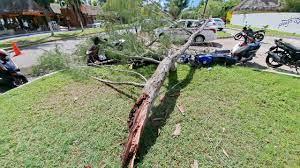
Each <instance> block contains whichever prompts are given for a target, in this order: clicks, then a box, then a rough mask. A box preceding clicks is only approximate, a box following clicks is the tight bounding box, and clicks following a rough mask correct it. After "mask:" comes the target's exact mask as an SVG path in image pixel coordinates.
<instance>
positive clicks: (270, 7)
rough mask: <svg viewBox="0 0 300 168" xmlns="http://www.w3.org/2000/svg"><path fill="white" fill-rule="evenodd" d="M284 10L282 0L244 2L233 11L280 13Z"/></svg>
mask: <svg viewBox="0 0 300 168" xmlns="http://www.w3.org/2000/svg"><path fill="white" fill-rule="evenodd" d="M282 8H283V4H282V3H281V0H244V1H242V2H241V3H240V4H239V5H238V6H236V7H235V8H234V9H233V11H278V10H281V9H282Z"/></svg>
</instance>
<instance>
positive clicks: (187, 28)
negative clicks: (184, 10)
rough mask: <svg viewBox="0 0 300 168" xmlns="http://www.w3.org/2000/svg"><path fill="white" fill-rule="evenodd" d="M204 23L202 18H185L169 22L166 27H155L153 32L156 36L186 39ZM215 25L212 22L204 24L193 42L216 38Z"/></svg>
mask: <svg viewBox="0 0 300 168" xmlns="http://www.w3.org/2000/svg"><path fill="white" fill-rule="evenodd" d="M203 23H204V20H194V19H186V20H178V21H176V23H175V24H171V25H170V26H168V27H164V28H157V29H155V30H154V33H155V35H156V36H157V37H161V36H162V35H165V34H167V35H171V37H172V38H177V39H178V38H180V39H181V38H182V39H185V40H187V39H188V38H189V37H190V35H191V34H192V33H194V32H195V31H197V30H198V29H199V27H200V26H201V25H202V24H203ZM216 31H217V29H216V26H214V25H212V24H208V25H206V27H205V28H204V30H203V31H202V32H201V33H199V34H198V35H197V36H196V37H195V39H194V42H195V43H202V42H207V41H212V40H215V39H216V34H215V33H216Z"/></svg>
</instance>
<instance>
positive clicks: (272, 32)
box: [226, 24, 300, 37]
mask: <svg viewBox="0 0 300 168" xmlns="http://www.w3.org/2000/svg"><path fill="white" fill-rule="evenodd" d="M226 27H227V28H236V29H241V30H242V28H243V26H240V25H232V24H227V25H226ZM251 28H252V29H253V30H255V31H257V30H260V29H262V28H258V27H251ZM266 35H267V36H275V37H300V34H296V33H288V32H282V31H278V30H271V29H267V31H266Z"/></svg>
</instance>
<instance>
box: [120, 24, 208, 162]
mask: <svg viewBox="0 0 300 168" xmlns="http://www.w3.org/2000/svg"><path fill="white" fill-rule="evenodd" d="M207 22H208V20H206V22H205V23H204V24H203V25H202V26H201V27H200V28H199V29H198V30H197V31H196V32H195V33H193V34H192V35H191V36H190V37H189V40H188V42H187V43H185V44H184V45H183V46H182V47H181V48H180V50H177V51H176V52H174V53H172V51H171V50H170V51H169V53H168V56H167V57H165V58H164V59H163V60H162V61H161V63H160V64H159V65H158V67H157V69H156V71H155V73H154V74H153V75H152V77H151V79H149V80H148V81H147V83H146V85H145V87H144V89H143V93H142V95H141V97H140V98H139V99H138V101H137V102H136V103H135V105H134V106H133V108H132V110H131V112H130V114H129V120H128V127H129V135H128V141H127V143H126V146H125V150H124V153H123V157H122V167H126V166H127V165H128V164H130V167H133V166H134V160H135V156H136V153H137V152H138V148H139V144H140V138H141V136H142V134H143V130H144V127H145V125H146V122H147V119H148V115H149V111H150V110H151V107H152V104H153V103H154V101H155V99H156V97H157V94H158V93H159V90H160V88H161V86H162V85H163V83H164V81H165V79H166V77H167V75H168V73H169V71H170V70H173V68H174V67H175V62H176V60H177V59H178V57H179V56H180V55H182V54H183V53H184V52H185V51H186V50H187V49H188V48H189V46H190V45H191V44H192V42H193V40H194V38H195V37H196V35H198V34H199V33H200V32H201V31H202V30H203V29H204V27H205V26H206V24H207Z"/></svg>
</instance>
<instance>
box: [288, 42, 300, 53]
mask: <svg viewBox="0 0 300 168" xmlns="http://www.w3.org/2000/svg"><path fill="white" fill-rule="evenodd" d="M284 45H285V46H287V47H288V48H290V49H292V50H294V51H295V52H300V47H297V46H294V45H292V44H290V43H284Z"/></svg>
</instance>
